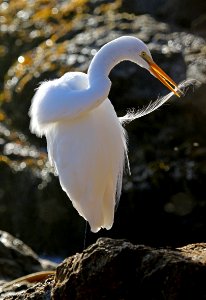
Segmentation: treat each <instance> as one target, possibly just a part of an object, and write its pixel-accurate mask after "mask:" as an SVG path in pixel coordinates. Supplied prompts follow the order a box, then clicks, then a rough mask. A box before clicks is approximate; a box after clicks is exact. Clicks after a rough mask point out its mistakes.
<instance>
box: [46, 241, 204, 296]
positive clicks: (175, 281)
mask: <svg viewBox="0 0 206 300" xmlns="http://www.w3.org/2000/svg"><path fill="white" fill-rule="evenodd" d="M205 249H206V244H197V245H190V246H187V247H183V248H180V249H176V250H170V249H155V248H150V247H146V246H143V245H132V244H131V243H129V242H127V241H123V240H111V239H103V238H101V239H99V240H98V241H97V242H96V244H94V245H92V246H90V247H89V248H88V249H86V250H85V251H84V252H83V253H81V254H76V255H75V256H72V257H70V258H68V259H66V260H65V261H64V262H63V263H62V264H61V265H59V266H58V268H57V272H56V277H55V279H54V286H53V288H52V295H53V299H55V300H64V299H65V300H66V299H70V300H72V299H76V300H77V299H78V300H80V299H91V300H92V299H118V300H119V299H125V300H126V299H154V300H155V299H157V300H160V299H165V300H166V299H167V300H169V299H173V300H177V299H205V297H206V291H205V280H204V278H205V276H206V265H205V263H206V256H205Z"/></svg>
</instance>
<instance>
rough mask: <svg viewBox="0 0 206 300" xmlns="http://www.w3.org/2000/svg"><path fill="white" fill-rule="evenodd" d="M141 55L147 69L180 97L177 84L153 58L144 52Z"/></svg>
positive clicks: (180, 93) (180, 92)
mask: <svg viewBox="0 0 206 300" xmlns="http://www.w3.org/2000/svg"><path fill="white" fill-rule="evenodd" d="M141 57H142V58H143V59H144V60H145V61H146V62H147V63H148V65H149V71H150V73H152V75H154V76H155V77H156V78H157V79H159V80H160V81H161V82H162V83H163V84H164V85H165V86H166V87H167V88H168V89H169V90H170V91H172V92H173V93H174V94H175V95H176V96H177V97H181V96H182V95H183V92H182V91H181V90H180V89H179V88H178V86H177V84H176V83H175V82H174V81H173V80H172V79H171V78H170V77H169V76H168V75H167V74H166V73H165V72H164V71H163V70H162V69H161V68H160V67H159V66H158V65H157V64H156V63H155V62H154V61H153V59H152V58H151V57H150V56H149V55H147V54H146V53H145V52H144V54H143V55H141Z"/></svg>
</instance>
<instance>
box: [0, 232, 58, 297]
mask: <svg viewBox="0 0 206 300" xmlns="http://www.w3.org/2000/svg"><path fill="white" fill-rule="evenodd" d="M56 266H57V265H56V264H55V263H53V262H51V261H49V260H46V259H41V258H39V257H38V255H37V254H36V253H35V252H34V251H33V250H32V249H31V248H30V247H28V246H27V245H26V244H24V243H23V242H22V241H21V240H19V239H17V238H15V237H13V236H12V235H11V234H9V233H7V232H5V231H0V299H2V298H4V297H3V295H4V292H3V291H1V287H2V286H3V285H4V284H6V283H7V282H9V281H11V280H14V279H17V278H19V277H22V276H24V275H27V274H31V273H36V272H40V271H48V270H55V268H56ZM26 287H27V285H25V283H24V286H23V287H22V289H25V288H26ZM16 289H17V290H18V289H19V290H20V285H17V287H16ZM12 292H13V291H12Z"/></svg>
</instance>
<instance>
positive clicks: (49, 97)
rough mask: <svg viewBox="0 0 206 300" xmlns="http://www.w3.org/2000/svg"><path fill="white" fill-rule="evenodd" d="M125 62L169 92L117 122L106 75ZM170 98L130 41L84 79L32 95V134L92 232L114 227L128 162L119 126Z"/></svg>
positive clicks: (113, 46)
mask: <svg viewBox="0 0 206 300" xmlns="http://www.w3.org/2000/svg"><path fill="white" fill-rule="evenodd" d="M123 60H130V61H132V62H134V63H136V64H138V65H139V66H140V67H142V68H145V69H146V70H148V71H149V72H150V73H151V74H152V75H154V76H155V77H157V78H158V79H159V80H160V81H161V82H162V83H163V84H164V85H165V86H167V87H168V88H169V89H170V90H171V91H172V92H171V93H170V94H168V95H167V96H165V97H163V98H160V99H158V100H156V101H155V102H154V103H152V104H151V105H149V106H148V107H146V109H144V110H141V111H138V112H137V113H135V114H132V113H128V114H126V116H124V117H122V118H118V117H117V115H116V112H115V110H114V108H113V106H112V104H111V102H110V100H109V99H108V98H107V97H108V94H109V91H110V87H111V81H110V80H109V78H108V75H109V73H110V71H111V69H112V68H113V67H114V66H115V65H116V64H118V63H119V62H121V61H123ZM173 93H174V94H175V95H177V96H178V97H180V95H181V93H182V92H181V90H180V89H179V88H178V86H177V85H176V84H175V82H174V81H173V80H172V79H171V78H170V77H169V76H168V75H166V74H165V73H164V71H163V70H162V69H160V68H159V67H158V66H157V65H156V64H155V63H154V61H153V59H152V56H151V53H150V51H149V49H148V47H147V46H146V45H145V44H144V43H143V42H142V41H141V40H139V39H138V38H135V37H132V36H122V37H120V38H117V39H115V40H113V41H111V42H109V43H107V44H106V45H104V46H103V47H102V48H101V49H100V50H99V51H98V52H97V54H96V55H95V56H94V58H93V59H92V61H91V64H90V67H89V70H88V73H87V74H85V73H81V72H68V73H66V74H64V75H63V76H62V77H60V78H58V79H54V80H50V81H46V82H43V83H42V84H41V85H40V86H39V88H38V90H37V91H36V93H35V95H34V97H33V99H32V105H31V108H30V111H29V115H30V117H31V123H30V129H31V132H33V133H35V134H36V135H37V136H40V137H41V136H42V135H45V136H46V139H47V148H48V157H49V160H50V162H51V164H52V165H53V166H54V168H55V170H56V172H57V174H58V176H59V180H60V184H61V187H62V189H63V190H64V191H65V192H66V193H67V195H68V197H69V198H70V200H71V201H72V204H73V206H74V207H75V208H76V210H77V211H78V212H79V214H80V215H81V216H82V217H83V218H84V219H86V220H87V221H88V222H89V224H90V228H91V231H93V232H97V231H99V230H100V229H101V228H106V229H110V228H111V227H112V225H113V220H114V211H115V205H116V204H117V202H118V200H119V197H120V194H121V188H122V174H123V169H124V164H125V160H127V141H126V134H125V130H124V129H123V127H122V123H123V122H127V121H131V120H133V119H135V118H138V117H140V116H142V115H145V114H148V113H150V112H152V111H153V110H155V109H157V108H158V107H159V106H161V105H162V104H163V103H165V102H166V101H167V100H168V99H169V98H170V97H171V96H172V95H173Z"/></svg>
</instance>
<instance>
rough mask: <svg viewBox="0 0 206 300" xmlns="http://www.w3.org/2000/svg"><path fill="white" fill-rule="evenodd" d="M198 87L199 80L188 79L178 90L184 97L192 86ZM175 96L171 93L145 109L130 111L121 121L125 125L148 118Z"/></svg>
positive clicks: (152, 102)
mask: <svg viewBox="0 0 206 300" xmlns="http://www.w3.org/2000/svg"><path fill="white" fill-rule="evenodd" d="M196 85H199V82H198V81H197V80H195V79H188V80H184V81H183V82H181V83H180V84H179V85H178V88H179V89H180V90H181V91H182V93H183V95H185V94H186V93H187V90H188V89H189V87H190V86H193V88H194V87H195V86H196ZM173 95H174V94H173V93H172V92H171V93H169V94H168V95H166V96H164V97H159V98H158V99H157V100H155V101H151V102H150V103H149V104H148V105H147V106H146V107H143V108H141V109H138V110H135V109H130V110H129V111H128V112H127V114H126V115H125V116H123V117H120V118H119V120H120V122H121V123H122V124H123V125H124V124H127V123H129V122H131V121H133V120H135V119H138V118H141V117H143V116H146V115H148V114H150V113H151V112H153V111H154V110H156V109H158V108H159V107H160V106H162V105H163V104H165V103H166V102H167V101H168V100H169V99H170V98H171V97H172V96H173Z"/></svg>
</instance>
